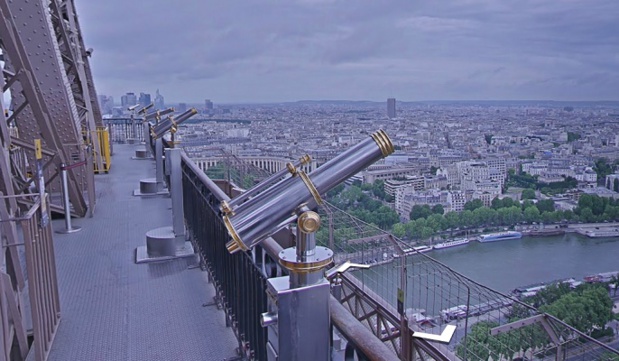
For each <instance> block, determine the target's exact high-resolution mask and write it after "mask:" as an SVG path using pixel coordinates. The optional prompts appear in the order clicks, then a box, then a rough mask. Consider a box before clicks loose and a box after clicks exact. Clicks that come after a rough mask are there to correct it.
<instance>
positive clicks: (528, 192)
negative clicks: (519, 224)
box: [520, 188, 536, 199]
mask: <svg viewBox="0 0 619 361" xmlns="http://www.w3.org/2000/svg"><path fill="white" fill-rule="evenodd" d="M535 198H536V197H535V191H534V190H533V189H530V188H527V189H524V190H523V191H522V195H521V196H520V199H535Z"/></svg>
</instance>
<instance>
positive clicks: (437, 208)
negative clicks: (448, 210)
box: [432, 203, 445, 215]
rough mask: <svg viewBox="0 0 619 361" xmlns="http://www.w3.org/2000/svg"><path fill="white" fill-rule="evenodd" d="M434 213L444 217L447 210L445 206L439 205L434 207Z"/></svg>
mask: <svg viewBox="0 0 619 361" xmlns="http://www.w3.org/2000/svg"><path fill="white" fill-rule="evenodd" d="M432 213H434V214H440V215H442V214H443V213H445V209H444V208H443V205H442V204H440V203H439V204H437V205H435V206H434V207H432Z"/></svg>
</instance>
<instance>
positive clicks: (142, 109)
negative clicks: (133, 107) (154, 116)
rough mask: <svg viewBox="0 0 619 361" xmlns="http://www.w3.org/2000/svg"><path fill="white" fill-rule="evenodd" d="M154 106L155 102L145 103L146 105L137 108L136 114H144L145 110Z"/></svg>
mask: <svg viewBox="0 0 619 361" xmlns="http://www.w3.org/2000/svg"><path fill="white" fill-rule="evenodd" d="M154 106H155V103H150V104H148V105H146V106H144V107H142V108H140V109H139V110H138V111H137V112H136V113H138V114H144V113H146V111H147V110H148V109H150V108H152V107H154Z"/></svg>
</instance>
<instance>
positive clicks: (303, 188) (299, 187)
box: [223, 130, 394, 253]
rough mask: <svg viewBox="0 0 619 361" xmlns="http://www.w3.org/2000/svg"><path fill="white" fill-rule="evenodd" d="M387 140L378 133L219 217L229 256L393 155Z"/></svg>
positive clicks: (380, 132)
mask: <svg viewBox="0 0 619 361" xmlns="http://www.w3.org/2000/svg"><path fill="white" fill-rule="evenodd" d="M393 151H394V148H393V144H392V142H391V140H390V139H389V136H388V135H387V134H386V133H385V132H384V131H382V130H379V131H377V132H375V133H374V134H372V135H371V137H369V138H367V139H365V140H363V141H361V142H359V143H358V144H356V145H354V146H352V147H351V148H349V149H348V150H346V151H345V152H343V153H342V154H340V155H339V156H337V157H335V158H333V159H332V160H330V161H329V162H327V163H326V164H324V165H323V166H322V167H320V168H318V169H316V170H315V171H313V172H312V173H310V174H309V175H308V174H305V173H304V172H302V171H299V172H298V177H290V178H286V179H284V180H282V181H281V182H279V183H276V184H275V185H273V186H272V187H270V188H267V189H266V190H265V191H264V192H262V193H260V194H258V195H256V196H255V197H254V198H252V199H249V200H248V201H246V202H245V203H242V204H240V205H238V207H236V208H235V209H234V210H233V212H231V213H229V214H224V215H223V220H224V224H225V225H226V228H227V229H228V233H229V234H230V236H231V237H232V241H230V242H229V243H228V244H227V245H226V247H227V248H228V251H229V252H230V253H234V252H237V251H239V250H245V251H246V250H249V249H250V248H252V247H254V246H255V245H256V244H258V243H260V242H261V241H262V240H264V239H265V238H267V237H268V236H270V235H271V234H273V233H275V232H277V231H278V230H279V229H280V228H281V227H282V226H284V225H285V224H286V223H287V222H290V221H293V220H294V219H295V218H296V215H295V214H294V213H295V210H296V209H297V208H298V207H299V206H300V205H302V204H308V206H309V207H310V208H314V207H315V206H316V204H321V203H322V199H321V198H320V195H321V194H324V193H326V192H327V191H329V190H330V189H332V188H333V187H335V186H336V185H338V184H340V183H342V182H343V181H345V180H346V179H348V178H350V177H352V176H353V175H355V174H356V173H358V172H360V171H361V170H363V169H364V168H366V167H368V166H369V165H371V164H372V163H374V162H376V161H377V160H379V159H380V158H384V157H386V156H388V155H389V154H391V153H393Z"/></svg>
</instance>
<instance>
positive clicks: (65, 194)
mask: <svg viewBox="0 0 619 361" xmlns="http://www.w3.org/2000/svg"><path fill="white" fill-rule="evenodd" d="M60 174H61V180H62V198H63V206H64V226H65V229H60V230H57V231H56V233H62V234H68V233H75V232H79V231H81V230H82V228H81V227H73V226H72V225H71V204H70V203H69V185H68V184H67V183H68V179H67V165H66V164H64V163H62V164H61V165H60Z"/></svg>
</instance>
